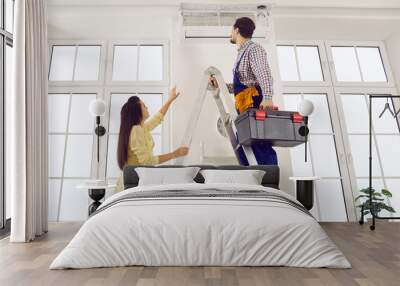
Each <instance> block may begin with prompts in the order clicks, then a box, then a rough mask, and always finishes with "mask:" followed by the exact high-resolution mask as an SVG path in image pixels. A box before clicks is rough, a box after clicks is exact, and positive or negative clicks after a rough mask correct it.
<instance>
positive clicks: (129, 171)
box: [124, 165, 279, 189]
mask: <svg viewBox="0 0 400 286" xmlns="http://www.w3.org/2000/svg"><path fill="white" fill-rule="evenodd" d="M193 166H195V167H200V168H201V169H202V170H205V169H217V170H249V169H253V170H254V169H255V170H263V171H265V175H264V177H263V179H262V185H263V186H265V187H271V188H274V189H279V167H278V166H270V165H254V166H240V165H222V166H213V165H190V166H188V167H193ZM136 167H147V168H181V167H185V166H181V165H163V166H138V165H129V166H126V167H125V168H124V189H128V188H133V187H136V186H137V185H138V183H139V176H138V174H137V173H136V171H135V168H136ZM194 180H195V181H196V182H197V183H204V178H203V176H202V175H201V174H200V172H199V173H198V174H197V176H196V177H195V178H194Z"/></svg>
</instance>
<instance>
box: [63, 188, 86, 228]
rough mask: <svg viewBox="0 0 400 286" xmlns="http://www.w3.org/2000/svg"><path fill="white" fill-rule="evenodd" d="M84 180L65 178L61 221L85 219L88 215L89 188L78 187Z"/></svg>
mask: <svg viewBox="0 0 400 286" xmlns="http://www.w3.org/2000/svg"><path fill="white" fill-rule="evenodd" d="M81 183H82V180H64V181H63V187H62V196H61V206H60V221H84V220H86V218H87V215H88V206H89V197H88V191H87V190H81V189H77V188H76V186H77V185H79V184H81Z"/></svg>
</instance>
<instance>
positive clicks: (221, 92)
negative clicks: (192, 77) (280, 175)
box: [176, 66, 258, 165]
mask: <svg viewBox="0 0 400 286" xmlns="http://www.w3.org/2000/svg"><path fill="white" fill-rule="evenodd" d="M210 76H214V77H215V79H216V81H217V83H218V88H216V87H214V86H212V85H210V84H209V81H208V80H209V77H210ZM208 94H211V95H212V97H213V98H214V100H215V103H216V104H217V107H218V111H219V114H220V118H221V120H222V122H223V126H224V127H225V131H226V134H227V135H228V137H229V141H230V143H231V145H232V148H233V151H234V153H235V155H236V158H237V159H238V162H239V153H238V149H239V148H240V147H242V148H243V150H244V153H245V156H246V158H247V161H248V162H249V165H258V164H257V160H256V157H255V156H254V153H253V150H252V149H251V147H250V146H242V145H240V144H238V142H237V140H236V126H235V123H234V122H235V119H236V117H237V112H236V109H235V105H234V102H233V100H232V95H231V94H230V93H229V91H228V88H227V86H226V83H225V81H224V78H223V77H222V74H221V72H220V71H219V70H218V69H217V68H215V67H212V66H211V67H209V68H207V69H206V70H205V72H204V74H203V78H202V80H201V84H200V89H199V95H198V97H197V100H196V104H194V106H193V109H192V112H191V113H190V120H189V124H188V125H187V127H186V130H185V133H184V136H183V140H182V144H181V145H180V146H188V147H189V146H190V145H191V143H192V139H193V135H194V133H195V130H196V127H197V124H198V121H199V119H200V113H201V110H202V108H203V105H204V100H205V98H206V96H207V95H208ZM184 160H185V157H180V158H178V159H177V160H176V163H177V164H183V162H184Z"/></svg>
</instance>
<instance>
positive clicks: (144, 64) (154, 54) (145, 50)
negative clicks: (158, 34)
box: [139, 46, 163, 80]
mask: <svg viewBox="0 0 400 286" xmlns="http://www.w3.org/2000/svg"><path fill="white" fill-rule="evenodd" d="M139 55H140V58H139V80H162V79H163V47H162V46H141V47H140V53H139Z"/></svg>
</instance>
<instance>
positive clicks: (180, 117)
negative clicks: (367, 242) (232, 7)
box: [49, 6, 400, 191]
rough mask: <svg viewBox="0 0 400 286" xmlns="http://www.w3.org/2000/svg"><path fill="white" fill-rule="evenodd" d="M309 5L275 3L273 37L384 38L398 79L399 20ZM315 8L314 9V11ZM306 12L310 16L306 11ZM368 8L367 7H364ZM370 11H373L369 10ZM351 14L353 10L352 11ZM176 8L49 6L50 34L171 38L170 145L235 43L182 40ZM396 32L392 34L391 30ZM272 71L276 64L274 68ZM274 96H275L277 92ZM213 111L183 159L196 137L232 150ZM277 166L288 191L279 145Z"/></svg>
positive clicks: (228, 64)
mask: <svg viewBox="0 0 400 286" xmlns="http://www.w3.org/2000/svg"><path fill="white" fill-rule="evenodd" d="M321 11H322V12H319V11H315V10H313V9H301V10H298V12H296V10H290V9H286V10H285V9H282V8H279V9H277V10H276V13H275V17H274V19H275V28H276V29H275V31H276V38H277V39H278V40H292V39H293V40H315V39H328V40H388V41H387V44H388V51H389V57H390V58H391V60H392V61H393V68H394V70H395V71H396V75H397V80H398V82H399V83H400V77H399V75H400V55H399V53H398V52H397V51H398V50H399V48H400V34H399V33H397V31H396V27H399V26H400V25H399V24H400V22H399V21H400V20H399V19H398V18H397V16H396V17H391V18H385V17H384V16H380V17H373V16H369V19H363V18H360V17H359V16H358V13H359V11H357V10H355V11H353V10H349V11H346V10H338V9H335V10H332V11H334V13H335V15H331V16H330V17H327V16H326V13H328V12H327V11H329V10H326V9H325V10H321ZM317 12H318V13H317ZM308 13H310V15H312V17H308V16H307V14H308ZM369 13H371V11H369ZM372 14H373V11H372ZM352 15H353V16H352ZM177 18H178V12H177V11H176V9H174V8H160V9H154V8H152V9H150V8H145V7H133V6H118V7H112V6H111V7H110V6H83V7H79V6H76V7H63V6H50V7H49V38H50V39H80V40H81V39H95V40H96V39H116V40H119V39H135V38H145V39H169V40H170V44H171V65H170V67H171V84H173V83H176V84H177V85H178V87H179V89H180V90H181V92H182V97H181V98H180V100H179V101H178V102H176V104H175V106H174V107H173V109H172V115H171V118H172V124H171V125H172V127H171V129H172V130H171V131H172V134H171V147H172V148H175V147H177V146H178V145H179V143H180V141H181V139H182V136H183V132H184V128H185V126H186V123H187V120H188V119H189V116H190V110H191V108H192V106H193V104H196V102H195V100H194V97H195V96H197V93H198V87H199V83H200V80H201V76H202V73H203V72H204V70H205V69H206V68H207V67H208V66H210V65H214V66H216V67H218V68H219V69H221V70H222V72H223V75H224V77H225V79H227V80H228V79H229V80H230V79H231V73H232V65H233V62H234V59H235V57H236V50H235V46H233V45H230V44H229V43H226V44H210V43H208V44H182V43H181V42H180V39H179V35H178V22H177ZM396 33H397V34H396ZM276 72H277V71H276V70H275V73H276ZM275 101H277V102H279V101H280V99H279V98H276V100H275ZM217 117H218V115H217V111H216V108H215V104H213V102H212V100H211V99H208V100H207V101H206V104H205V108H204V110H203V113H202V115H201V120H202V123H201V125H200V126H199V127H198V130H197V131H196V135H195V138H194V141H193V142H194V144H193V146H192V149H191V153H190V156H189V158H188V161H189V162H191V163H196V162H198V161H197V160H198V158H199V156H200V150H199V142H200V141H203V142H204V143H205V150H206V154H205V155H207V156H214V155H215V156H216V155H218V156H232V154H233V152H232V150H231V148H230V147H229V143H228V141H227V140H224V139H223V138H222V137H221V136H220V135H219V134H218V133H217V131H216V120H217ZM279 160H280V165H281V169H282V176H281V178H282V184H281V186H282V188H283V189H287V190H289V191H293V185H292V184H291V183H290V182H289V181H287V180H285V178H287V177H288V176H289V175H290V173H291V167H290V158H289V155H288V152H286V151H279Z"/></svg>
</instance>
